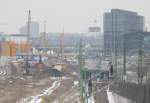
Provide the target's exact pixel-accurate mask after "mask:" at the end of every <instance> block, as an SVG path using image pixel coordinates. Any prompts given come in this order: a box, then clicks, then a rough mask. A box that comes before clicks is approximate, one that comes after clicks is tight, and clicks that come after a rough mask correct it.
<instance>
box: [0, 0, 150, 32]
mask: <svg viewBox="0 0 150 103" xmlns="http://www.w3.org/2000/svg"><path fill="white" fill-rule="evenodd" d="M149 4H150V1H149V0H0V13H1V15H0V32H5V33H19V28H20V27H21V26H22V25H24V24H25V23H26V22H27V15H28V10H29V9H30V10H31V13H32V20H33V21H38V22H39V23H40V32H42V31H44V30H43V22H44V20H46V21H47V32H62V29H63V28H64V29H65V32H88V27H91V26H93V25H98V26H100V27H101V28H103V27H102V26H103V13H104V12H108V11H110V10H111V9H113V8H115V9H124V10H129V11H134V12H138V14H140V15H143V16H145V20H146V26H147V27H148V30H150V14H149V9H148V8H149ZM95 20H96V21H97V24H95V22H94V21H95Z"/></svg>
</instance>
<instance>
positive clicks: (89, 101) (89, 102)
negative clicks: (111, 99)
mask: <svg viewBox="0 0 150 103" xmlns="http://www.w3.org/2000/svg"><path fill="white" fill-rule="evenodd" d="M88 103H95V100H94V96H93V95H92V96H91V97H90V98H88Z"/></svg>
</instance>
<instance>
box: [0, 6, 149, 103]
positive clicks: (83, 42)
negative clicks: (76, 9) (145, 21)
mask: <svg viewBox="0 0 150 103" xmlns="http://www.w3.org/2000/svg"><path fill="white" fill-rule="evenodd" d="M104 15H105V16H104V17H105V20H104V24H105V25H104V39H103V40H101V39H99V37H100V36H99V34H98V35H95V34H94V33H99V32H100V28H98V27H89V31H90V32H92V33H93V32H94V33H93V34H92V36H88V35H82V34H75V36H74V35H73V34H69V33H68V34H67V33H66V32H65V29H64V28H62V32H60V33H58V35H54V36H52V35H51V34H50V33H48V32H47V22H46V21H44V23H43V32H41V33H40V34H38V35H39V36H38V38H32V37H31V31H32V25H31V24H32V15H31V11H30V10H29V11H28V14H27V20H26V21H27V22H26V26H27V30H26V31H27V33H26V35H16V34H13V35H5V34H2V35H0V103H150V68H149V67H150V32H148V31H140V30H139V31H138V30H137V31H136V29H137V28H138V29H139V28H142V27H140V26H141V25H140V24H139V25H138V23H137V21H138V19H137V18H140V17H141V16H138V15H137V13H134V12H130V11H126V10H120V9H112V10H111V11H110V12H107V13H106V14H104ZM120 15H121V16H120ZM126 16H129V17H130V16H131V17H132V18H133V20H131V22H132V21H133V22H132V23H130V21H129V22H127V23H125V22H126V20H127V19H126ZM121 17H122V18H123V17H125V18H123V20H124V21H123V22H122V21H121V20H122V19H120V18H121ZM134 17H136V23H135V21H134V20H135V19H134ZM132 18H131V19H132ZM107 19H108V20H107ZM139 20H141V18H140V19H139ZM141 22H142V21H140V23H141ZM121 23H125V24H126V25H127V26H126V25H125V26H126V27H124V25H123V24H121ZM128 24H129V25H131V26H132V27H133V28H132V27H129V25H128ZM132 24H134V26H133V25H132ZM135 24H136V25H138V26H137V28H136V26H135ZM116 25H117V26H116ZM118 25H119V26H118ZM121 25H123V26H121ZM121 27H123V30H122V28H121ZM128 27H129V28H128ZM124 28H125V30H129V31H130V30H131V31H132V30H133V31H134V30H135V31H134V32H124V31H125V30H124ZM107 29H108V30H107ZM121 30H122V31H123V32H122V31H121ZM120 32H121V33H120ZM119 33H120V34H119ZM16 38H17V39H16ZM99 41H101V42H102V44H103V46H104V47H103V48H100V46H101V44H100V43H99Z"/></svg>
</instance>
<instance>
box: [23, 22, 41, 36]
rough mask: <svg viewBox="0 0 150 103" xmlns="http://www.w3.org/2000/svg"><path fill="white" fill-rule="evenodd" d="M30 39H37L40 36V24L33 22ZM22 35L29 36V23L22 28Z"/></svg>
mask: <svg viewBox="0 0 150 103" xmlns="http://www.w3.org/2000/svg"><path fill="white" fill-rule="evenodd" d="M30 33H31V34H30V37H31V38H35V37H37V36H38V35H39V23H38V22H35V21H31V29H30ZM20 34H27V23H26V25H25V26H22V27H21V28H20Z"/></svg>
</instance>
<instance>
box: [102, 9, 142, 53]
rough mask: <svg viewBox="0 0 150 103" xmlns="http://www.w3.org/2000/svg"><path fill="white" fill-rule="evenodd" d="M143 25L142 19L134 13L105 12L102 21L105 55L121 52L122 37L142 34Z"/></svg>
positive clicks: (115, 10)
mask: <svg viewBox="0 0 150 103" xmlns="http://www.w3.org/2000/svg"><path fill="white" fill-rule="evenodd" d="M144 24H145V21H144V17H143V16H140V15H138V13H136V12H131V11H126V10H120V9H112V10H111V11H110V12H106V13H105V14H104V20H103V27H104V48H105V55H106V56H111V54H112V53H114V52H118V53H119V52H120V51H122V48H123V35H124V34H127V33H131V32H143V31H144ZM114 48H117V49H114ZM116 50H117V51H116Z"/></svg>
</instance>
